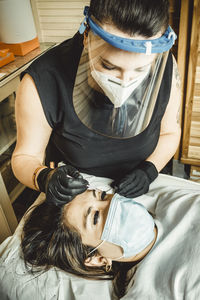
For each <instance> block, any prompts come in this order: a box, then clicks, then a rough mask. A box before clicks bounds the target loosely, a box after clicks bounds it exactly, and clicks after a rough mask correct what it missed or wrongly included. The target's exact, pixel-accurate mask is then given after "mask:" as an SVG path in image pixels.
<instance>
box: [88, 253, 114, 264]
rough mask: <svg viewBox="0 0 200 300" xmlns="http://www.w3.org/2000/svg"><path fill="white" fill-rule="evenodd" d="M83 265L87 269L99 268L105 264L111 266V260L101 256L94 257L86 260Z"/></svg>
mask: <svg viewBox="0 0 200 300" xmlns="http://www.w3.org/2000/svg"><path fill="white" fill-rule="evenodd" d="M84 264H85V265H86V266H88V267H101V266H105V265H107V264H109V265H112V259H110V258H106V257H104V256H101V255H95V256H92V257H88V258H86V260H85V262H84Z"/></svg>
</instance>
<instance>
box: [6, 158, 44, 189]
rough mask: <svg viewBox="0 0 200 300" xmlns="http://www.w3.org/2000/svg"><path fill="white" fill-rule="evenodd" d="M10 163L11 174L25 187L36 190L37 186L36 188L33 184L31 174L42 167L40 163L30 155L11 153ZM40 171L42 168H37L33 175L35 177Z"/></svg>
mask: <svg viewBox="0 0 200 300" xmlns="http://www.w3.org/2000/svg"><path fill="white" fill-rule="evenodd" d="M11 163H12V169H13V173H14V175H15V176H16V178H17V179H18V180H19V181H20V182H21V183H22V184H24V185H26V186H27V187H30V188H31V189H35V190H36V189H37V188H38V187H37V184H36V186H35V184H34V180H33V177H34V176H33V174H34V172H35V171H36V170H37V169H38V168H39V167H42V166H44V165H43V163H42V161H41V160H40V159H38V158H37V157H34V156H31V155H23V154H15V153H13V156H12V160H11ZM44 167H45V166H44ZM40 170H42V168H41V169H40V168H39V170H38V172H37V174H35V175H36V176H37V175H38V173H39V171H40Z"/></svg>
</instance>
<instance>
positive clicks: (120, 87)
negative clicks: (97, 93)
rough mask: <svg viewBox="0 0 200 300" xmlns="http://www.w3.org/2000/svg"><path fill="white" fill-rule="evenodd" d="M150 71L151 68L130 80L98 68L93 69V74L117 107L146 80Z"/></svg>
mask: <svg viewBox="0 0 200 300" xmlns="http://www.w3.org/2000/svg"><path fill="white" fill-rule="evenodd" d="M149 71H150V68H149V70H148V71H146V72H145V73H143V74H142V75H140V76H138V77H137V78H136V79H133V80H131V81H129V82H124V81H123V80H121V79H119V78H116V77H113V76H110V75H108V74H104V73H102V72H99V71H97V70H93V71H91V75H92V77H93V78H94V80H95V81H96V82H97V83H98V85H99V86H100V87H101V89H102V90H103V91H104V93H105V95H106V96H107V97H108V98H109V99H110V101H111V102H112V103H113V105H114V107H115V108H117V107H120V106H122V105H123V104H124V102H125V101H126V100H127V99H128V98H129V96H130V95H131V94H132V93H133V92H134V91H135V89H136V88H137V87H138V86H139V85H140V83H141V82H142V81H143V80H144V78H145V77H146V76H147V74H148V72H149Z"/></svg>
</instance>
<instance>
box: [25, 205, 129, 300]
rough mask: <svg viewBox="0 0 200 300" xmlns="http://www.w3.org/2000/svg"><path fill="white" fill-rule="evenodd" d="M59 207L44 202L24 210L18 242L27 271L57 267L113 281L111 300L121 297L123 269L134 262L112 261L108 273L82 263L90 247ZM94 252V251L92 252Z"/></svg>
mask: <svg viewBox="0 0 200 300" xmlns="http://www.w3.org/2000/svg"><path fill="white" fill-rule="evenodd" d="M63 208H64V206H62V207H58V206H54V205H49V204H47V203H46V201H44V202H43V203H42V204H40V205H38V206H35V207H33V208H31V211H29V212H28V214H27V216H26V221H25V225H24V228H23V234H22V242H21V248H22V253H23V259H24V261H25V264H26V266H27V268H28V269H29V270H30V272H38V271H47V270H48V269H50V268H51V267H58V268H60V269H61V270H64V271H66V272H68V273H71V274H74V275H76V276H79V277H83V278H88V279H98V280H105V279H109V280H113V286H114V294H115V296H113V299H114V298H115V297H116V298H117V299H118V298H121V297H122V296H123V295H124V294H125V291H126V286H127V284H128V282H129V281H130V280H128V278H127V272H128V270H129V269H130V268H131V267H133V265H134V264H133V263H119V262H113V265H112V269H111V270H110V271H109V272H106V268H105V266H102V267H90V266H86V265H85V264H84V262H85V260H86V258H87V257H88V253H89V252H90V251H91V250H92V249H93V248H91V247H90V246H87V245H84V244H83V243H82V241H81V236H80V234H79V233H78V232H77V231H76V230H75V229H72V228H71V227H70V228H69V227H67V226H66V224H65V222H64V218H63V216H64V212H63ZM96 253H97V250H96V252H95V251H94V252H93V253H92V255H95V254H96ZM116 295H117V296H116Z"/></svg>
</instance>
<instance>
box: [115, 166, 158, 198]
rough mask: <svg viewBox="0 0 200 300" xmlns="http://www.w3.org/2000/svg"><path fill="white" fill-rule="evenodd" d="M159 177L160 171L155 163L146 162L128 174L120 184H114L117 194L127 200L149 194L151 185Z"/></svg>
mask: <svg viewBox="0 0 200 300" xmlns="http://www.w3.org/2000/svg"><path fill="white" fill-rule="evenodd" d="M157 176H158V171H157V169H156V167H155V166H154V164H153V163H151V162H150V161H144V162H143V163H142V164H140V165H139V166H138V168H136V169H134V170H133V171H132V172H130V173H129V174H127V175H126V176H125V177H124V178H123V179H121V180H120V181H119V182H115V181H114V182H113V183H112V187H114V188H115V192H116V193H118V194H120V195H122V196H125V197H127V198H136V197H138V196H140V195H143V194H145V193H147V192H148V190H149V185H150V183H151V182H152V181H154V179H156V177H157Z"/></svg>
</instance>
